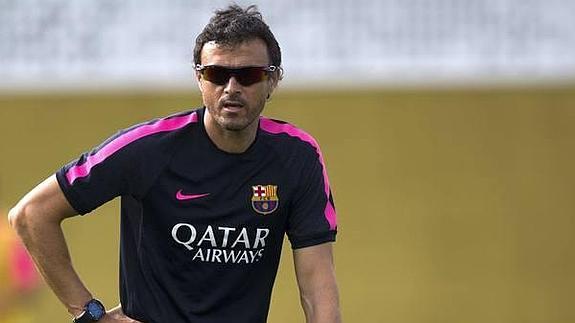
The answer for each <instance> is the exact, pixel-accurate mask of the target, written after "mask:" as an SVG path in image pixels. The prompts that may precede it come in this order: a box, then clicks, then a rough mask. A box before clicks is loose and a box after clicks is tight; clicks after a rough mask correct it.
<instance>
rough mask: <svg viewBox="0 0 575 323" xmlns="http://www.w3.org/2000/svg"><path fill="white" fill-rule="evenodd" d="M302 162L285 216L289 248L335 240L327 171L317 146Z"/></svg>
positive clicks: (334, 220)
mask: <svg viewBox="0 0 575 323" xmlns="http://www.w3.org/2000/svg"><path fill="white" fill-rule="evenodd" d="M314 150H315V151H314V152H313V153H312V154H306V155H311V156H309V158H307V159H306V160H305V162H304V164H303V165H301V166H302V167H303V168H302V172H301V176H300V177H299V178H298V179H297V181H298V185H297V186H296V191H295V193H294V199H293V202H292V206H291V208H290V209H291V212H290V214H289V217H288V229H287V235H288V238H289V240H290V242H291V245H292V248H293V249H299V248H304V247H309V246H313V245H318V244H321V243H324V242H330V241H335V236H336V233H337V223H336V214H335V207H334V203H333V197H332V194H331V189H330V187H329V180H328V177H327V171H326V169H325V164H324V162H323V158H322V155H321V152H320V151H319V148H315V149H314Z"/></svg>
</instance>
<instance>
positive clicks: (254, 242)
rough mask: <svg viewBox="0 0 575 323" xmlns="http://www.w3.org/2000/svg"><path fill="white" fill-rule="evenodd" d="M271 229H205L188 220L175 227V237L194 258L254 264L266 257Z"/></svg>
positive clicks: (173, 232)
mask: <svg viewBox="0 0 575 323" xmlns="http://www.w3.org/2000/svg"><path fill="white" fill-rule="evenodd" d="M269 233H270V229H267V228H256V229H252V228H250V229H248V228H246V227H242V228H234V227H220V226H218V227H212V226H211V225H208V226H207V227H206V228H205V229H204V230H203V231H201V230H198V229H197V228H196V227H195V226H193V225H191V224H189V223H178V224H176V225H174V227H173V228H172V238H173V239H174V241H175V242H176V243H178V244H180V245H182V246H184V247H185V248H186V249H187V250H188V251H190V252H191V257H192V260H194V261H201V262H215V263H234V264H251V263H254V262H257V261H259V260H260V259H261V258H262V257H263V253H264V250H265V246H266V238H267V237H268V235H269Z"/></svg>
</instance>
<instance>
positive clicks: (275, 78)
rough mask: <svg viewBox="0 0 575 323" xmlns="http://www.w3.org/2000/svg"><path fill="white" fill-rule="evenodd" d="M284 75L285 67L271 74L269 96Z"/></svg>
mask: <svg viewBox="0 0 575 323" xmlns="http://www.w3.org/2000/svg"><path fill="white" fill-rule="evenodd" d="M282 75H283V69H282V68H281V67H280V68H278V69H277V70H276V71H275V72H274V73H272V74H271V76H270V78H269V79H268V82H269V86H270V89H269V93H268V97H269V95H271V94H272V93H273V91H274V90H275V89H276V87H277V86H278V83H279V81H280V80H281V79H282Z"/></svg>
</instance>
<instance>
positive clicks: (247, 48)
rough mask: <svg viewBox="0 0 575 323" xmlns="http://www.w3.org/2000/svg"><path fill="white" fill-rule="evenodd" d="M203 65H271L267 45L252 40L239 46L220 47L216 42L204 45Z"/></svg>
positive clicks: (258, 40) (260, 41)
mask: <svg viewBox="0 0 575 323" xmlns="http://www.w3.org/2000/svg"><path fill="white" fill-rule="evenodd" d="M200 57H201V64H202V65H222V66H229V67H236V66H250V65H256V66H265V65H268V64H269V63H270V60H269V56H268V51H267V46H266V43H265V42H264V41H263V40H261V39H259V38H256V39H252V40H248V41H245V42H241V43H239V44H236V45H233V46H230V45H220V44H218V43H216V42H214V41H210V42H207V43H205V44H204V46H203V47H202V53H201V56H200Z"/></svg>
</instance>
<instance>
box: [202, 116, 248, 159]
mask: <svg viewBox="0 0 575 323" xmlns="http://www.w3.org/2000/svg"><path fill="white" fill-rule="evenodd" d="M204 127H205V128H206V132H207V134H208V137H209V138H210V140H211V141H212V142H213V143H214V144H215V145H216V147H218V149H220V150H223V151H225V152H227V153H232V154H239V153H243V152H245V151H246V150H248V148H249V147H250V145H251V144H252V143H253V142H254V140H255V139H256V134H257V130H258V119H256V120H255V121H254V122H253V124H250V125H248V126H247V127H246V128H245V129H242V130H227V129H223V128H222V127H220V126H219V125H217V124H216V123H215V122H206V118H205V116H204Z"/></svg>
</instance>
